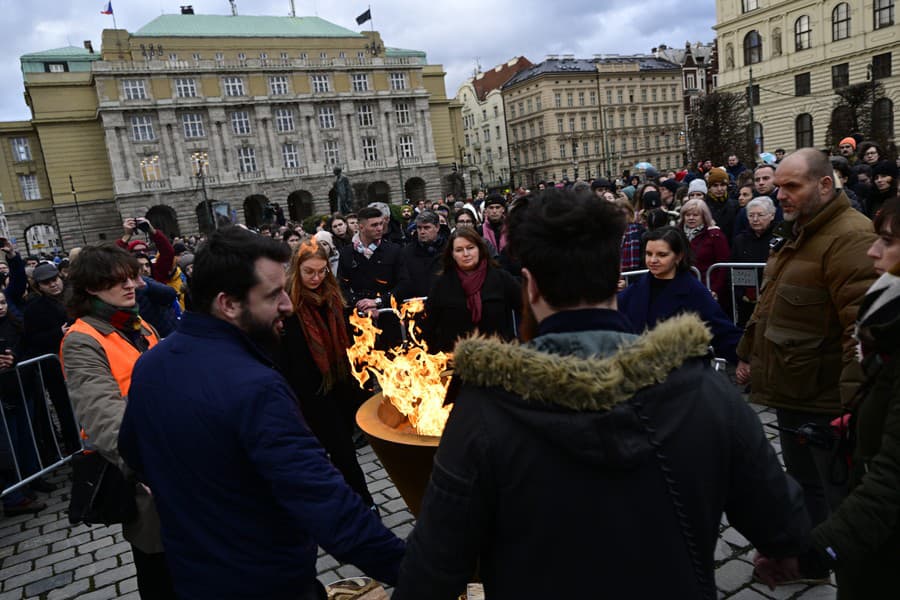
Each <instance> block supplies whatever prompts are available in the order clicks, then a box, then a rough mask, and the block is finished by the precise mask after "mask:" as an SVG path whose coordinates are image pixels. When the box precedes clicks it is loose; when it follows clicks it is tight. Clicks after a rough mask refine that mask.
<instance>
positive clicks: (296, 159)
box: [281, 142, 300, 169]
mask: <svg viewBox="0 0 900 600" xmlns="http://www.w3.org/2000/svg"><path fill="white" fill-rule="evenodd" d="M281 161H282V162H283V163H284V166H285V168H287V169H296V168H297V167H299V166H300V153H299V152H298V151H297V144H293V143H290V142H288V143H287V144H282V145H281Z"/></svg>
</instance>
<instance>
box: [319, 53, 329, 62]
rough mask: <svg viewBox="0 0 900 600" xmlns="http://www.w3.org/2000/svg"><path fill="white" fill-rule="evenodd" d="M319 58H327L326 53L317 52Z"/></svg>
mask: <svg viewBox="0 0 900 600" xmlns="http://www.w3.org/2000/svg"><path fill="white" fill-rule="evenodd" d="M319 58H320V59H322V60H325V59H327V58H328V53H327V52H319Z"/></svg>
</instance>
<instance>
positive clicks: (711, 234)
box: [678, 199, 731, 298]
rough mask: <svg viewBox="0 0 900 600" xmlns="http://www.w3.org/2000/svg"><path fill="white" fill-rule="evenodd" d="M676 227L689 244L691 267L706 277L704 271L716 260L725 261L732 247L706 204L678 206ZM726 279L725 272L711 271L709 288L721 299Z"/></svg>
mask: <svg viewBox="0 0 900 600" xmlns="http://www.w3.org/2000/svg"><path fill="white" fill-rule="evenodd" d="M678 227H679V228H680V229H681V230H682V231H683V232H684V235H685V236H686V237H687V239H688V241H689V242H690V243H691V251H692V252H693V253H694V266H695V267H697V269H699V270H700V274H701V275H702V276H703V277H704V278H705V277H706V270H707V269H709V267H710V266H711V265H713V264H715V263H718V262H725V261H727V260H728V257H729V256H731V248H729V246H728V240H727V239H725V234H724V233H722V230H721V229H719V228H718V226H716V222H715V220H713V217H712V213H711V212H710V211H709V207H708V206H707V205H706V202H704V201H703V200H698V199H693V200H688V201H687V202H685V203H684V206H682V207H681V219H679V221H678ZM726 285H727V279H726V277H725V271H722V270H720V271H718V272H716V273H713V277H712V280H711V281H710V290H711V291H712V293H713V294H714V295H715V296H716V297H717V298H722V296H723V292H724V291H725V286H726Z"/></svg>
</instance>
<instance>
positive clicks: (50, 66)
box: [44, 63, 69, 73]
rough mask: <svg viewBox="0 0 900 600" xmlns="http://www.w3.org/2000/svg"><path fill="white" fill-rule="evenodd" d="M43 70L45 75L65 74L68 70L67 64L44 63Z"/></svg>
mask: <svg viewBox="0 0 900 600" xmlns="http://www.w3.org/2000/svg"><path fill="white" fill-rule="evenodd" d="M44 70H45V71H46V72H47V73H65V72H66V71H68V70H69V65H68V63H44Z"/></svg>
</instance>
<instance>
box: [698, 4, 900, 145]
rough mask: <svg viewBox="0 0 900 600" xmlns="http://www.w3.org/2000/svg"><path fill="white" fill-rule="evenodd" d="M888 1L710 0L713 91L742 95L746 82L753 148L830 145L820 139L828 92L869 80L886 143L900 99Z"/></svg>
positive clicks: (833, 101) (898, 43)
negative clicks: (878, 93)
mask: <svg viewBox="0 0 900 600" xmlns="http://www.w3.org/2000/svg"><path fill="white" fill-rule="evenodd" d="M894 4H895V3H894V0H848V1H843V0H829V1H826V2H812V1H810V0H716V26H715V29H716V32H717V36H718V49H719V74H718V85H719V89H720V90H722V91H726V92H739V93H746V92H747V87H748V86H750V85H751V84H752V86H753V90H752V98H753V99H754V102H753V104H754V106H753V120H754V134H755V138H756V142H757V147H758V150H759V151H760V152H762V151H767V152H773V151H774V150H775V149H776V148H784V149H786V150H788V151H790V150H792V149H795V148H800V147H805V146H814V147H829V146H832V145H833V144H834V142H835V140H830V139H827V138H828V134H827V132H828V127H829V123H830V121H831V117H832V111H833V110H834V109H835V107H836V105H837V102H838V96H837V95H836V94H835V91H836V90H838V89H840V88H843V87H845V86H847V85H852V84H857V83H864V82H871V81H873V79H874V80H876V81H878V82H880V83H881V84H882V85H883V87H884V92H885V96H884V98H883V99H881V100H880V101H878V102H877V103H876V105H875V107H874V115H873V117H874V119H875V121H876V122H877V123H878V124H879V127H881V128H883V129H882V131H883V132H884V136H883V137H884V138H885V139H886V140H887V141H888V142H890V143H893V141H894V115H895V110H896V109H895V106H896V104H897V102H898V101H900V73H898V71H900V69H898V67H894V66H893V65H894V63H896V62H897V56H895V55H896V54H898V50H900V35H898V33H900V32H898V28H897V25H896V20H895V15H894ZM751 71H752V73H751ZM751 75H752V82H751ZM847 133H850V132H840V137H843V136H844V135H846V134H847ZM838 139H840V138H838Z"/></svg>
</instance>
